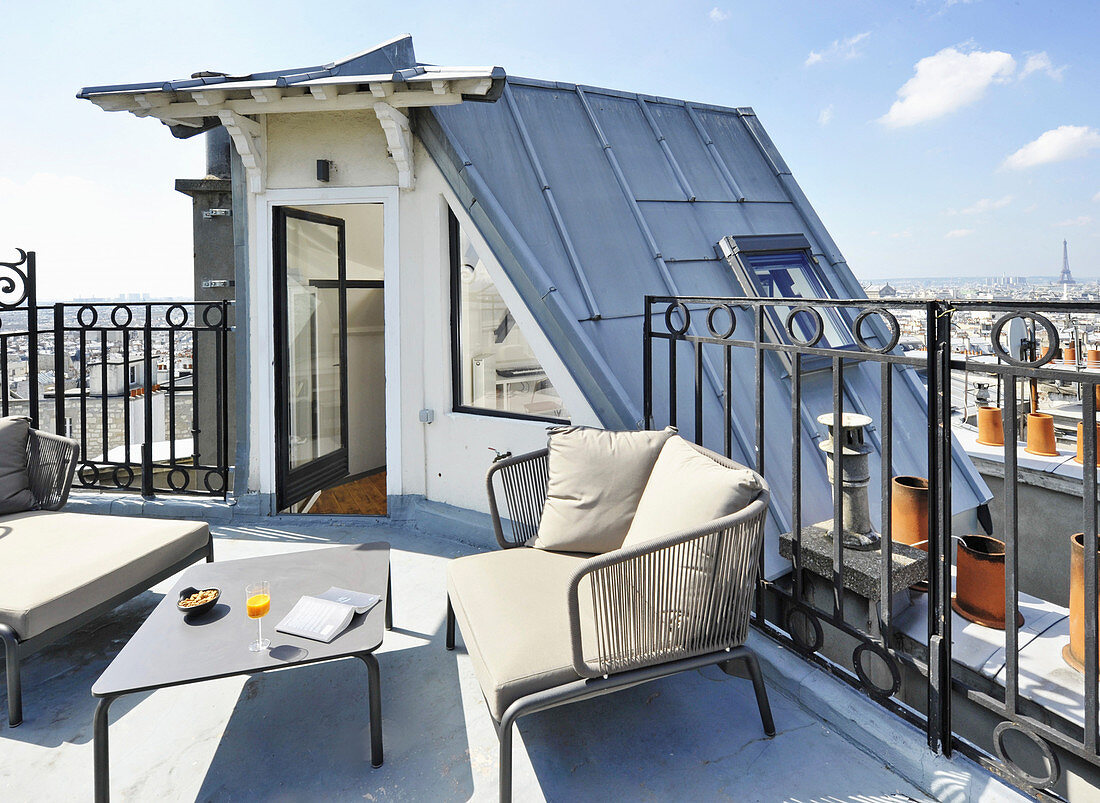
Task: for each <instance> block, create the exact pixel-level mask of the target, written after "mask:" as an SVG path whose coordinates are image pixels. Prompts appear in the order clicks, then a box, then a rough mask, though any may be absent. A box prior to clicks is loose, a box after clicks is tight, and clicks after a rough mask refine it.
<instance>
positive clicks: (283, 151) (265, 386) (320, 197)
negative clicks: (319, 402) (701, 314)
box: [247, 111, 599, 511]
mask: <svg viewBox="0 0 1100 803" xmlns="http://www.w3.org/2000/svg"><path fill="white" fill-rule="evenodd" d="M259 121H260V126H259V130H260V132H261V143H260V144H261V148H262V151H263V153H264V154H265V159H264V163H263V164H264V166H263V171H264V172H263V176H262V178H263V181H262V182H261V185H262V191H261V192H249V193H248V198H247V205H248V212H249V214H248V227H249V261H250V262H249V272H250V282H249V284H250V290H251V293H250V296H249V303H250V316H249V326H250V330H249V332H248V336H249V338H250V339H251V345H252V352H251V366H250V370H251V378H252V382H251V386H252V393H251V394H250V400H251V409H250V421H251V425H250V431H249V434H248V437H249V438H250V439H251V444H250V445H251V449H250V456H251V465H250V466H249V472H248V476H249V491H250V492H256V493H260V494H264V495H268V496H269V498H271V499H273V498H274V497H273V494H274V491H275V450H274V444H275V424H274V418H273V405H272V400H273V399H274V397H275V396H274V388H275V386H274V369H273V365H274V358H275V355H274V350H273V343H274V336H273V324H274V321H273V317H272V298H273V296H272V289H273V288H272V284H273V263H272V252H271V242H272V236H271V217H272V216H271V210H272V208H273V207H275V206H279V205H311V206H312V205H317V204H327V203H331V204H336V203H370V202H373V203H382V204H383V205H384V230H385V282H386V291H385V293H386V332H385V339H386V374H387V387H386V407H387V410H386V428H387V449H386V463H387V468H388V472H387V486H388V487H387V492H388V494H389V495H391V496H393V495H422V496H424V497H426V498H427V499H430V500H432V501H437V502H443V503H446V504H450V505H455V506H457V507H462V508H468V509H472V510H478V511H486V510H487V509H488V503H487V500H486V496H485V482H484V478H485V472H486V470H487V469H488V467H489V465H490V462H491V459H492V454H493V453H492V452H491V451H490V448H491V447H492V448H496V449H498V450H500V451H511V452H513V453H514V454H520V453H523V452H526V451H532V450H535V449H539V448H542V447H543V446H545V444H546V426H547V424H546V423H545V422H539V421H524V420H513V419H507V418H499V417H492V416H482V415H476V414H467V413H455V412H452V410H451V407H452V392H451V350H450V349H451V345H450V316H451V310H450V264H449V256H448V241H447V238H448V226H447V209H448V206H450V208H451V209H453V210H454V212H455V214H456V216H457V217H458V219H459V222H460V224H461V225H462V227H463V229H464V230H465V231H466V232H467V233H468V234H469V235H470V237H471V239H472V240H473V241H474V244H475V246H476V247H477V250H478V253H479V254H480V255H482V257H483V260H484V262H485V264H486V267H487V269H488V271H489V274H490V276H491V277H492V279H493V281H494V283H495V284H496V286H497V289H498V291H499V293H500V295H501V297H502V298H503V299H504V300H505V302H506V303H507V304H508V306H509V308H510V309H511V311H512V314H513V316H514V317H515V319H516V321H517V323H518V325H519V327H520V329H521V330H522V331H523V333H524V335H525V336H526V337H527V339H528V340H529V342H530V344H531V347H532V349H533V350H534V352H535V355H536V356H537V357H538V358H539V360H540V362H541V363H542V365H543V367H544V369H545V371H546V374H547V376H548V378H549V379H550V381H551V382H552V383H553V384H554V387H555V389H556V390H557V391H558V392H559V394H560V395H561V398H562V400H563V402H564V404H565V407H566V409H567V410H569V411H570V414H571V415H572V420H573V422H574V423H578V424H587V425H592V426H599V421H598V419H597V417H596V415H595V413H594V412H593V411H592V409H591V407H590V406H589V405H588V403H587V402H586V401H585V399H584V397H583V396H582V395H581V393H580V391H579V389H578V388H577V386H576V383H575V382H574V381H573V380H572V377H571V376H570V375H569V374H568V372H567V371H566V370H565V367H564V365H563V364H562V362H561V360H560V359H558V357H557V355H556V353H555V351H554V349H553V347H552V346H551V344H550V342H549V341H548V340H547V339H546V337H545V336H544V335H543V333H542V332H541V330H540V329H539V328H538V326H537V325H536V324H535V321H534V319H533V318H532V316H531V314H530V312H529V311H528V310H527V309H526V307H524V305H523V304H522V303H521V302H520V299H519V295H518V293H517V292H516V291H515V288H514V287H513V286H512V285H511V283H510V282H509V281H508V280H507V278H506V276H505V275H504V272H503V270H502V268H501V267H500V265H499V263H498V262H497V261H496V259H495V258H493V256H492V255H491V253H490V251H489V249H488V246H487V245H486V243H485V242H484V240H483V238H482V237H481V236H480V234H479V233H478V232H477V231H476V230H475V229H474V227H473V224H472V222H471V221H470V220H469V218H468V216H467V215H466V214H465V211H464V210H463V209H462V208H461V206H460V205H459V204H458V202H457V200H456V199H455V197H454V195H453V193H452V192H451V190H450V188H449V187H448V185H447V183H446V181H445V179H444V177H443V175H442V173H441V172H440V171H439V169H438V168H437V167H436V165H435V164H434V163H433V162H432V160H431V157H430V156H429V155H428V153H427V151H426V150H425V149H424V148H423V146H422V145H421V144H420V143H419V141H418V140H416V138H415V136H414V137H413V139H412V151H411V156H412V176H411V179H412V180H411V184H412V188H411V189H399V187H398V184H399V173H398V169H397V167H396V166H395V162H394V159H393V158H392V157H391V156H390V153H389V148H390V144H389V140H387V137H386V132H385V131H383V128H382V125H381V123H380V122H379V120H378V117H377V115H376V114H375V113H374V112H373V111H334V112H317V113H312V112H311V113H294V114H281V115H267V116H266V117H260V118H259ZM401 156H402V164H403V166H404V167H407V166H408V154H407V153H404V154H402V155H401ZM318 159H328V160H330V161H331V162H332V163H333V167H332V171H331V173H330V181H329V182H328V183H327V184H325V183H322V182H319V181H317V180H316V163H317V160H318ZM322 211H323V210H322ZM421 410H431V411H433V413H434V422H433V423H431V424H424V423H421V422H420V420H419V413H420V411H421Z"/></svg>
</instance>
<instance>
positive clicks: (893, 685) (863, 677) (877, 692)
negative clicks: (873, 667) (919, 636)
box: [852, 641, 901, 699]
mask: <svg viewBox="0 0 1100 803" xmlns="http://www.w3.org/2000/svg"><path fill="white" fill-rule="evenodd" d="M865 652H871V653H874V654H875V655H877V656H878V657H879V658H880V659H881V660H882V662H883V663H884V664H886V668H887V669H889V670H890V688H888V689H887V688H883V687H882V686H879V685H878V684H877V683H875V682H874V681H873V680H871V677H870V676H869V675H868V674H867V670H866V669H864V668H863V653H865ZM852 667H853V668H854V669H855V672H856V677H858V678H859V682H860V683H861V684H863V688H865V689H866V690H867V691H868V693H869V694H870V695H871V696H872V697H878V698H879V699H884V698H887V697H893V696H894V695H895V694H897V693H898V689H900V688H901V672H900V671H899V670H898V665H897V662H896V661H895V660H894V657H893V656H892V655H890V653H888V652H887V651H886V650H884V649H883V648H882V647H880V646H879V645H878V644H875V643H874V642H873V641H864V642H862V643H861V644H860V645H859V646H857V647H856V648H855V649H854V650H853V651H852Z"/></svg>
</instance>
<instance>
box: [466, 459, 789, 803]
mask: <svg viewBox="0 0 1100 803" xmlns="http://www.w3.org/2000/svg"><path fill="white" fill-rule="evenodd" d="M677 440H678V441H679V442H680V443H681V444H684V443H687V442H686V441H683V439H680V438H677ZM690 446H691V448H692V449H694V450H695V451H696V452H697V453H698V454H701V455H704V456H705V457H707V458H709V459H710V460H711V461H713V462H714V463H715V464H717V465H718V466H721V467H723V468H727V469H735V470H739V471H741V472H748V473H749V474H751V475H752V477H754V478H755V481H756V482H757V483H758V485H756V486H754V487H755V488H757V489H758V493H756V495H755V498H753V499H752V501H751V502H750V503H749V504H748V505H747V506H746V507H744V508H743V509H741V510H738V511H737V512H734V513H732V514H731V515H726V516H723V517H721V518H717V519H714V520H711V521H707V522H706V523H704V524H701V525H700V524H696V525H694V526H690V527H687V528H685V529H682V530H680V531H677V532H668V533H667V534H665V535H661V536H659V537H656V538H652V539H649V540H646V541H644V542H643V543H640V544H635V545H633V546H627V547H625V548H619V549H612V550H611V551H608V552H605V553H604V554H598V555H594V556H591V557H586V556H583V555H577V554H571V553H567V552H561V551H547V550H546V549H539V548H531V547H529V546H527V544H528V543H530V542H532V541H533V539H534V538H535V537H536V535H537V534H538V533H539V527H540V521H541V519H542V517H543V509H544V505H545V502H546V497H547V485H548V478H549V468H548V463H549V460H548V451H547V450H546V449H543V450H541V451H538V452H533V453H531V454H526V455H521V456H518V457H512V458H509V459H505V460H502V461H500V462H498V463H496V464H495V465H493V466H492V468H491V469H490V470H489V475H488V480H487V484H488V491H489V504H490V511H491V514H492V521H493V527H494V531H495V534H496V539H497V542H498V543H499V545H500V546H501V547H502V550H501V551H494V552H488V553H483V554H477V555H471V556H468V557H464V558H458V559H456V560H454V561H452V562H451V564H450V566H449V568H448V572H447V634H446V646H447V649H449V650H450V649H453V648H454V636H455V624H456V620H457V623H458V625H459V626H460V627H461V630H462V635H463V638H464V640H465V643H466V647H467V649H468V652H469V654H470V658H471V660H472V662H473V665H474V668H475V671H476V673H477V677H478V680H479V681H480V684H481V688H482V692H483V694H484V696H485V700H486V703H487V705H488V707H489V712H490V715H491V716H492V718H493V720H494V722H495V723H496V729H497V735H498V738H499V741H500V766H499V777H500V786H499V788H500V799H501V800H503V801H506V800H509V799H510V797H511V784H512V725H513V724H514V723H515V722H516V720H517V719H519V718H520V717H521V716H524V715H526V714H531V713H534V712H536V711H543V710H546V709H548V708H552V707H554V706H558V705H563V704H566V703H571V702H575V701H578V700H584V699H588V698H591V697H596V696H599V695H603V694H607V693H610V692H614V691H618V690H620V689H625V688H627V687H630V686H634V685H637V684H639V683H644V682H646V681H650V680H656V679H658V678H663V677H667V676H669V675H674V674H676V673H678V672H683V671H687V670H692V669H698V668H700V667H704V666H708V665H710V664H718V665H719V666H720V667H721V668H722V669H723V670H724V671H726V672H727V674H734V671H735V669H734V667H735V664H743V665H744V667H745V668H746V669H747V674H748V676H749V678H750V679H751V680H752V683H753V686H754V688H755V692H756V701H757V704H758V706H759V709H760V718H761V721H762V723H763V727H764V731H765V732H766V733H767V735H768V736H773V735H774V733H775V728H774V725H773V723H772V717H771V710H770V708H769V705H768V698H767V692H766V690H765V688H764V684H763V680H762V678H761V675H760V670H759V667H758V664H757V660H756V656H755V655H754V654H753V653H752V652H751V651H750V650H749V648H748V647H746V646H744V641H745V639H746V636H747V633H748V627H749V616H750V611H751V608H752V599H753V592H754V590H755V587H756V579H757V574H758V566H759V558H760V554H761V553H760V550H761V544H762V540H763V527H764V520H765V516H766V512H767V502H768V489H767V485H766V484H765V483H764V481H763V479H762V478H760V477H759V475H757V474H755V472H750V471H749V470H748V469H745V468H744V467H743V466H739V465H738V464H736V463H733V462H732V461H730V460H727V459H726V458H724V457H722V456H720V455H717V454H715V453H713V452H710V451H708V450H706V449H703V448H701V447H698V446H695V445H694V444H691V445H690ZM654 473H656V470H655V471H654ZM498 480H499V482H500V484H501V486H502V488H503V493H504V499H505V501H506V503H507V509H508V517H509V519H510V526H506V524H505V522H504V521H502V517H501V515H500V510H499V507H498V503H497V492H496V489H495V487H494V486H495V484H496V482H495V481H498ZM650 485H652V482H651V483H650ZM666 490H671V491H672V492H673V495H675V489H666ZM645 493H646V494H648V493H650V489H649V487H648V486H647V487H646V491H645ZM644 503H645V500H644V495H643V500H642V502H641V503H639V504H640V505H641V504H644Z"/></svg>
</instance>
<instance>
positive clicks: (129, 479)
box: [111, 466, 134, 488]
mask: <svg viewBox="0 0 1100 803" xmlns="http://www.w3.org/2000/svg"><path fill="white" fill-rule="evenodd" d="M121 471H125V472H126V482H122V481H121V480H120V479H119V478H118V475H119V472H121ZM111 480H112V481H113V482H114V483H115V485H117V486H118V487H119V488H129V487H130V486H131V485H133V484H134V470H133V469H132V468H130V467H129V466H115V467H114V470H113V471H112V472H111Z"/></svg>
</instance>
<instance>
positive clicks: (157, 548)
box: [0, 429, 214, 727]
mask: <svg viewBox="0 0 1100 803" xmlns="http://www.w3.org/2000/svg"><path fill="white" fill-rule="evenodd" d="M77 456H78V445H77V443H76V442H75V441H72V440H69V439H68V438H62V437H60V436H58V435H51V434H49V433H46V432H39V431H37V430H33V429H32V430H31V431H30V437H29V438H28V440H27V473H28V474H29V477H30V491H31V493H32V494H33V496H34V505H33V508H32V509H30V510H25V511H23V512H17V513H11V514H8V515H4V516H0V641H3V643H4V665H5V672H6V675H7V688H8V723H9V724H10V725H11V726H12V727H15V726H16V725H18V724H19V723H20V722H22V721H23V702H22V688H21V684H20V671H19V664H20V661H21V660H22V658H23V657H25V656H27V655H30V654H31V653H34V652H37V651H38V650H39V649H41V648H42V647H44V646H46V645H47V644H50V643H51V642H53V641H56V640H57V639H59V638H61V637H62V636H65V635H67V634H69V633H71V632H73V631H74V630H76V629H77V628H79V627H82V626H83V625H85V624H87V623H88V622H90V621H91V620H93V619H95V618H96V617H98V616H99V615H100V614H102V613H105V612H106V611H109V610H111V609H112V608H114V607H115V606H117V605H119V604H120V603H122V602H124V601H126V600H128V599H130V598H131V597H134V596H136V595H137V594H140V593H141V592H142V591H145V590H147V589H148V588H149V587H150V586H152V585H154V584H155V583H158V582H160V581H161V580H163V579H164V578H166V577H169V576H170V575H172V574H175V573H176V572H178V571H180V570H182V569H183V568H185V567H186V566H189V565H190V564H192V563H195V562H196V561H199V560H202V559H204V558H205V559H206V560H208V561H211V560H213V559H214V543H213V540H212V539H211V536H210V528H209V527H208V526H207V525H206V524H204V523H202V522H193V521H170V520H156V519H141V518H136V517H128V516H96V515H91V514H86V513H63V512H60V510H61V508H62V507H64V505H65V502H66V500H67V499H68V498H69V489H70V487H71V486H72V482H73V474H74V472H75V470H76V463H77Z"/></svg>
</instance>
